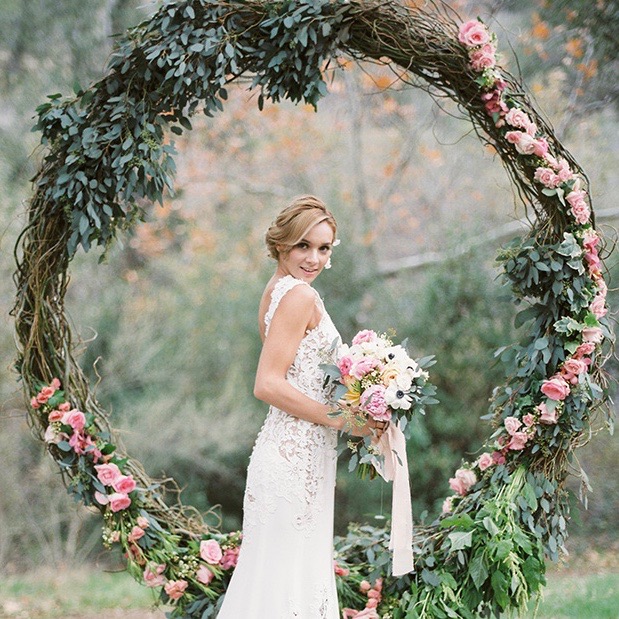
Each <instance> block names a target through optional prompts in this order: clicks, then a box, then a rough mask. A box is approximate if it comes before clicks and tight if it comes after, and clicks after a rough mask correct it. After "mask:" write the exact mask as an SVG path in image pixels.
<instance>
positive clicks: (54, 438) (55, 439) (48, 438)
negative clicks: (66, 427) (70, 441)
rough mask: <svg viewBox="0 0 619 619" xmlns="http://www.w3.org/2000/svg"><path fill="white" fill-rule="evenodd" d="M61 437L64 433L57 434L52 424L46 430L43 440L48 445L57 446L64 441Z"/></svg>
mask: <svg viewBox="0 0 619 619" xmlns="http://www.w3.org/2000/svg"><path fill="white" fill-rule="evenodd" d="M61 435H62V432H59V433H56V430H54V426H52V425H51V424H50V425H49V426H47V428H45V433H44V434H43V440H44V441H45V442H46V443H54V444H55V445H57V444H58V443H60V441H61V440H62V438H61Z"/></svg>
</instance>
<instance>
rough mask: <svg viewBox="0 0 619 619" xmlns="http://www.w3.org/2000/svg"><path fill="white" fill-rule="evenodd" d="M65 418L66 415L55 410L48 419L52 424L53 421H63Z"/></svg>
mask: <svg viewBox="0 0 619 619" xmlns="http://www.w3.org/2000/svg"><path fill="white" fill-rule="evenodd" d="M64 416H65V413H63V412H62V411H59V410H53V411H52V412H51V413H50V414H49V415H48V416H47V419H48V421H49V422H50V423H52V422H53V421H62V418H63V417H64Z"/></svg>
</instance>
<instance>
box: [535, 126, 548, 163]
mask: <svg viewBox="0 0 619 619" xmlns="http://www.w3.org/2000/svg"><path fill="white" fill-rule="evenodd" d="M536 130H537V128H536V129H534V131H536ZM547 152H548V141H547V140H546V138H537V140H535V142H534V144H533V154H534V155H537V156H538V157H543V156H544V155H545V154H546V153H547Z"/></svg>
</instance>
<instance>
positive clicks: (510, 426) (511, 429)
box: [503, 417, 522, 436]
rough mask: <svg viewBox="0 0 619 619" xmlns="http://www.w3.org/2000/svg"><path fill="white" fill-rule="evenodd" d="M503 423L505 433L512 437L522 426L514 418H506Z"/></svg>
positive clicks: (520, 422) (518, 420)
mask: <svg viewBox="0 0 619 619" xmlns="http://www.w3.org/2000/svg"><path fill="white" fill-rule="evenodd" d="M503 423H504V425H505V429H506V430H507V433H508V434H511V435H512V436H513V435H514V434H516V432H518V430H519V429H520V426H521V425H522V421H520V419H517V418H516V417H506V418H505V421H504V422H503Z"/></svg>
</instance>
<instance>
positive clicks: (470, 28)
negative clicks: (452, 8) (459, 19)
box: [458, 19, 490, 47]
mask: <svg viewBox="0 0 619 619" xmlns="http://www.w3.org/2000/svg"><path fill="white" fill-rule="evenodd" d="M458 40H459V41H460V43H463V44H464V45H466V46H467V47H476V46H477V45H484V44H485V43H488V42H489V41H490V35H489V34H488V30H487V28H486V26H484V24H482V23H481V22H479V21H477V20H476V19H471V20H470V21H467V22H465V23H464V24H462V25H461V26H460V31H459V33H458Z"/></svg>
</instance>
